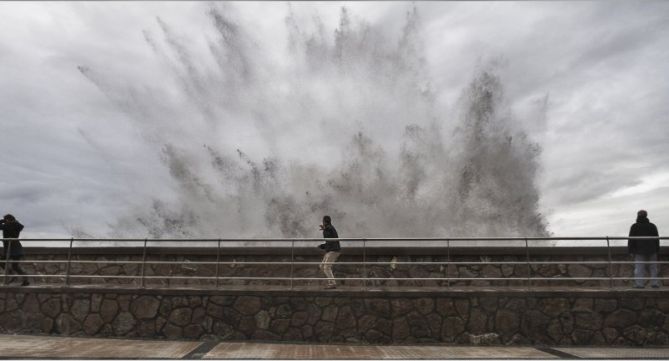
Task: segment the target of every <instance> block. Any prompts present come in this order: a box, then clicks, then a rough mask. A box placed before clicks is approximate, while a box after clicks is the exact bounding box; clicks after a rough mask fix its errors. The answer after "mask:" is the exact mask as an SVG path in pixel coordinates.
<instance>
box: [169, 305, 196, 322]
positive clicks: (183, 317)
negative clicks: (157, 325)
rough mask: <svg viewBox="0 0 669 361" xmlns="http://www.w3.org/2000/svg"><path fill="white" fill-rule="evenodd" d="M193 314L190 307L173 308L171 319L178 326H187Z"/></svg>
mask: <svg viewBox="0 0 669 361" xmlns="http://www.w3.org/2000/svg"><path fill="white" fill-rule="evenodd" d="M192 315H193V310H191V309H190V308H188V307H181V308H177V309H174V310H172V312H171V313H170V317H169V318H168V319H169V321H170V322H171V323H173V324H175V325H178V326H186V325H188V324H189V323H190V321H191V316H192Z"/></svg>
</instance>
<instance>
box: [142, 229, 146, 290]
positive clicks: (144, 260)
mask: <svg viewBox="0 0 669 361" xmlns="http://www.w3.org/2000/svg"><path fill="white" fill-rule="evenodd" d="M146 241H147V239H146V238H144V249H143V251H142V278H141V280H140V287H141V288H144V275H145V274H146Z"/></svg>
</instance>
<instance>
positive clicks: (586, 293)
mask: <svg viewBox="0 0 669 361" xmlns="http://www.w3.org/2000/svg"><path fill="white" fill-rule="evenodd" d="M3 292H7V293H50V294H72V293H115V294H131V295H152V296H159V295H164V296H167V295H169V296H183V295H197V296H221V295H231V296H275V297H310V296H328V297H340V296H346V297H355V298H372V297H383V298H397V297H402V298H406V297H408V298H414V297H449V298H459V297H464V298H468V297H477V296H496V297H526V296H531V297H568V296H578V297H621V296H624V297H650V298H669V289H666V288H664V289H663V288H661V289H652V288H648V289H636V288H627V287H619V288H597V287H582V288H580V287H532V288H529V289H528V288H526V287H511V286H505V287H491V286H486V287H476V286H467V287H451V288H445V287H369V288H368V289H366V290H363V289H361V288H360V287H340V288H336V289H331V290H325V289H321V288H316V287H313V286H311V287H294V288H293V289H292V290H290V289H287V288H286V287H282V286H257V287H254V286H238V287H230V286H226V288H219V289H215V288H204V287H199V288H194V287H174V288H133V287H127V286H125V287H124V286H111V285H107V286H104V287H95V286H88V285H87V286H71V287H63V286H28V287H19V286H2V287H0V293H3Z"/></svg>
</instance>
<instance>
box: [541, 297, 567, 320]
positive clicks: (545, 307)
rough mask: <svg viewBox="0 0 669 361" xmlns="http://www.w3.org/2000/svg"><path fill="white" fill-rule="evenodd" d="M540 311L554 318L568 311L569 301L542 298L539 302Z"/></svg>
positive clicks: (562, 298)
mask: <svg viewBox="0 0 669 361" xmlns="http://www.w3.org/2000/svg"><path fill="white" fill-rule="evenodd" d="M539 307H540V310H541V311H542V312H543V313H545V314H546V315H548V316H550V317H556V316H558V315H559V314H561V313H563V312H565V311H569V309H570V306H569V300H567V299H566V298H564V297H560V298H543V299H541V300H540V301H539Z"/></svg>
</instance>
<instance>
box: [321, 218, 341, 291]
mask: <svg viewBox="0 0 669 361" xmlns="http://www.w3.org/2000/svg"><path fill="white" fill-rule="evenodd" d="M320 228H321V231H323V238H339V235H338V234H337V230H336V229H335V228H334V226H333V225H332V220H331V219H330V216H325V217H323V224H321V226H320ZM318 248H320V249H322V250H324V251H325V256H323V261H322V262H321V264H320V266H319V268H320V269H321V270H322V271H323V273H325V277H327V278H328V284H327V286H325V288H326V289H333V288H337V282H336V281H335V279H334V274H333V273H332V265H333V264H334V263H335V262H336V261H337V258H339V254H340V251H341V246H340V245H339V241H327V240H326V241H325V243H323V244H321V245H319V246H318Z"/></svg>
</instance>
